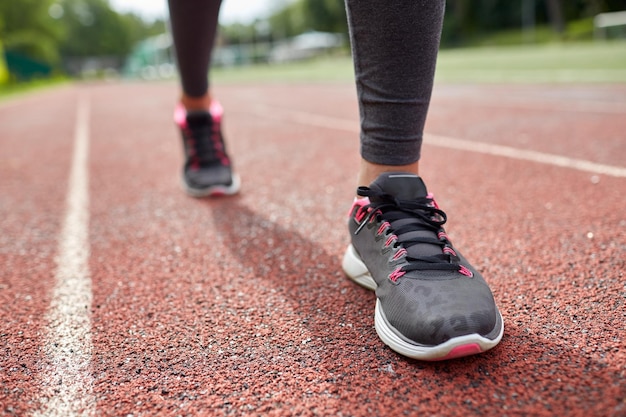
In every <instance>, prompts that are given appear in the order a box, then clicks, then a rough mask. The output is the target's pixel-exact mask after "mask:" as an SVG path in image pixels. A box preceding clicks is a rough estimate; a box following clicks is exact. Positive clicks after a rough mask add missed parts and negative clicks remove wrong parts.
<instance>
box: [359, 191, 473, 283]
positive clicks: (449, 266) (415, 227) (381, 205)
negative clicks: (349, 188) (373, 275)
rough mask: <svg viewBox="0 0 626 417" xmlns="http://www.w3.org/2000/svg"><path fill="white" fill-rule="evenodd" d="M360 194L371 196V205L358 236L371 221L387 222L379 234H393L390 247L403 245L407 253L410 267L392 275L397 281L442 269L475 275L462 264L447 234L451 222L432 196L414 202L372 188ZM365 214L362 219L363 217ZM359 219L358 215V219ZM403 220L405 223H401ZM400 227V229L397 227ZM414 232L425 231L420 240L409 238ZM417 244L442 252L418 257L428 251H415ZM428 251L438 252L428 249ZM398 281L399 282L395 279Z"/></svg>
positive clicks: (363, 208)
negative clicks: (418, 272) (420, 253)
mask: <svg viewBox="0 0 626 417" xmlns="http://www.w3.org/2000/svg"><path fill="white" fill-rule="evenodd" d="M357 194H358V195H360V196H362V197H368V198H369V200H370V203H369V204H367V205H365V206H363V207H362V208H361V211H360V213H363V214H365V213H367V214H365V216H364V217H363V218H362V220H361V223H360V225H359V227H358V228H357V230H356V231H355V234H358V233H359V232H360V231H361V230H362V229H363V227H364V226H365V225H366V224H367V223H368V222H369V221H373V220H374V219H375V220H378V221H381V222H383V223H382V225H381V227H380V228H379V230H378V233H379V234H382V233H390V237H389V238H388V239H387V244H393V245H395V246H396V247H397V246H401V247H402V248H403V249H404V250H403V251H402V249H401V251H402V255H405V260H406V261H407V262H408V263H407V264H405V265H403V266H402V267H400V268H399V269H398V270H396V271H395V272H394V274H392V275H394V276H390V278H391V279H392V280H394V281H395V280H396V279H397V278H399V277H400V276H402V275H404V274H405V273H406V272H409V271H424V270H439V271H458V272H460V273H461V274H463V275H466V276H470V277H471V276H472V272H471V271H470V270H469V269H467V268H466V267H465V266H463V265H461V264H460V259H459V257H458V255H457V254H456V252H455V251H454V249H453V248H452V244H451V242H450V240H449V239H448V235H446V233H445V230H444V229H443V225H444V224H445V223H446V221H447V217H446V213H444V212H443V210H441V209H439V208H438V207H437V206H436V204H435V202H434V200H433V199H432V198H430V197H418V198H415V199H413V200H402V199H398V198H396V197H395V196H393V195H391V194H387V193H384V192H381V191H376V190H372V189H371V188H369V187H359V188H358V190H357ZM363 214H361V216H363ZM357 218H358V216H357ZM399 220H401V222H398V221H399ZM394 223H395V225H398V224H400V225H399V226H394ZM411 232H422V233H420V234H421V236H419V237H415V236H413V237H409V236H408V235H409V234H413V235H414V234H415V233H411ZM423 232H426V233H423ZM415 245H435V246H438V247H439V248H440V251H441V253H438V254H435V255H424V256H422V255H417V254H416V252H421V251H422V249H423V248H424V247H423V246H422V247H421V248H417V247H416V248H413V250H411V247H413V246H415ZM428 249H429V250H428V251H427V252H430V253H432V252H438V251H437V250H436V249H435V250H434V251H433V248H432V247H431V248H428ZM394 278H395V279H394Z"/></svg>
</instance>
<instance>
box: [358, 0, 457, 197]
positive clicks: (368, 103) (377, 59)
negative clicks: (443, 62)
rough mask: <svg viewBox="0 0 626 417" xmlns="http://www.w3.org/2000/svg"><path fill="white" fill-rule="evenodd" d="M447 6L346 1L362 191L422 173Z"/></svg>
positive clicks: (434, 1)
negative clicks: (383, 178) (394, 176)
mask: <svg viewBox="0 0 626 417" xmlns="http://www.w3.org/2000/svg"><path fill="white" fill-rule="evenodd" d="M444 4H445V2H444V0H399V1H398V0H395V1H388V2H384V3H381V2H380V1H376V0H346V8H347V12H348V22H349V25H350V37H351V42H352V54H353V59H354V68H355V77H356V86H357V93H358V98H359V108H360V114H361V157H362V161H361V168H360V173H359V183H358V185H368V184H370V183H371V182H372V181H373V180H374V179H375V178H376V177H378V175H379V174H380V173H382V172H386V171H409V172H414V173H417V171H418V162H417V161H418V160H419V158H420V150H421V144H422V134H423V130H424V123H425V121H426V114H427V112H428V105H429V103H430V96H431V91H432V87H433V78H434V74H435V64H436V61H437V53H438V50H439V41H440V37H441V27H442V23H443V14H444Z"/></svg>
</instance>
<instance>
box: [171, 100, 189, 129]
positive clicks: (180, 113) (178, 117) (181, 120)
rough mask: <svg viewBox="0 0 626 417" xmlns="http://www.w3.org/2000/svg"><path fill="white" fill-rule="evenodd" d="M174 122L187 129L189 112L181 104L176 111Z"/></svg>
mask: <svg viewBox="0 0 626 417" xmlns="http://www.w3.org/2000/svg"><path fill="white" fill-rule="evenodd" d="M174 122H175V123H176V124H177V125H178V126H179V127H181V128H185V127H187V110H185V107H183V105H182V104H181V103H178V104H177V105H176V108H175V109H174Z"/></svg>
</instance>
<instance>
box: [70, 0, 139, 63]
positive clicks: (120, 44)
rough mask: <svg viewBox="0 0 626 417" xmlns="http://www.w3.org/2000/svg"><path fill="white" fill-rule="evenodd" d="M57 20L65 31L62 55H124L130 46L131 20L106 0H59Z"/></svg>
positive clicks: (131, 44) (131, 41)
mask: <svg viewBox="0 0 626 417" xmlns="http://www.w3.org/2000/svg"><path fill="white" fill-rule="evenodd" d="M62 4H63V8H64V9H65V13H64V14H63V17H62V18H61V19H60V20H61V21H62V23H63V25H64V26H65V27H66V30H67V33H66V36H65V39H64V40H63V42H61V45H60V46H61V53H62V54H63V55H64V56H71V57H88V56H104V55H109V56H120V57H122V56H126V54H128V53H129V52H130V50H131V49H132V47H133V44H134V42H133V39H132V38H131V27H130V25H132V23H133V22H132V21H130V20H128V19H123V18H122V17H121V16H120V15H119V14H117V13H116V12H115V11H113V10H112V9H111V8H110V6H109V3H108V1H107V0H63V3H62Z"/></svg>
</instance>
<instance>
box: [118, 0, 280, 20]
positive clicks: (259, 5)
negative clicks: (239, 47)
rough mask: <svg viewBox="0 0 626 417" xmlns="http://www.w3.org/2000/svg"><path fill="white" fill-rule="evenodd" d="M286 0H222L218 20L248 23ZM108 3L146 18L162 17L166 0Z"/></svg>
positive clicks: (165, 8) (127, 0)
mask: <svg viewBox="0 0 626 417" xmlns="http://www.w3.org/2000/svg"><path fill="white" fill-rule="evenodd" d="M286 2H287V1H286V0H223V1H222V9H221V11H220V22H221V23H223V24H228V23H234V22H241V23H250V22H252V21H253V20H254V19H255V18H257V17H265V16H267V15H269V14H270V13H271V12H272V11H273V10H275V9H276V8H277V7H278V6H280V5H281V4H285V3H286ZM109 4H111V7H113V8H114V9H115V10H117V11H120V12H125V11H132V12H135V13H137V14H139V15H141V16H143V17H146V18H155V17H163V16H165V15H166V14H167V0H109Z"/></svg>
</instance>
